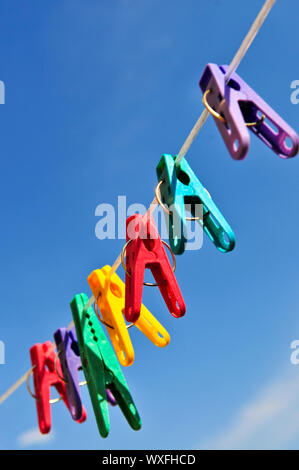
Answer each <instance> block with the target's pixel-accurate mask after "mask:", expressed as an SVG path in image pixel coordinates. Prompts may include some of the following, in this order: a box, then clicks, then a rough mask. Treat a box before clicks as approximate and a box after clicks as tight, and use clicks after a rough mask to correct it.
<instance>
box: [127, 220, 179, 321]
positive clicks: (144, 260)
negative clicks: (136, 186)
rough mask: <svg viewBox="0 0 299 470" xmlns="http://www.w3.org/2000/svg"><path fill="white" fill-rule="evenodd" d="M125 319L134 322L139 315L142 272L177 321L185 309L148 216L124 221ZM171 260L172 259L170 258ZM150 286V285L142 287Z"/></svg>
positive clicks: (154, 228) (156, 232)
mask: <svg viewBox="0 0 299 470" xmlns="http://www.w3.org/2000/svg"><path fill="white" fill-rule="evenodd" d="M126 230H127V243H126V245H125V250H126V291H125V293H126V299H125V317H126V319H127V321H128V322H135V321H136V320H137V319H138V318H139V315H140V309H141V304H142V291H143V281H144V271H145V269H146V268H148V269H150V270H151V272H152V274H153V276H154V278H155V281H156V284H150V285H157V286H158V287H159V289H160V292H161V294H162V296H163V298H164V301H165V303H166V305H167V307H168V309H169V311H170V313H171V314H172V315H173V316H174V317H176V318H178V317H182V316H183V315H185V313H186V306H185V302H184V299H183V297H182V294H181V291H180V288H179V286H178V283H177V281H176V278H175V276H174V273H173V270H172V268H171V265H170V262H169V260H168V257H167V255H166V252H165V249H164V247H163V243H164V242H162V240H161V238H160V236H159V233H158V230H157V227H156V225H155V222H154V220H153V218H152V216H151V215H148V214H145V215H144V216H142V215H140V214H134V215H132V216H131V217H129V218H128V219H127V222H126ZM173 256H174V255H173ZM145 285H149V283H145Z"/></svg>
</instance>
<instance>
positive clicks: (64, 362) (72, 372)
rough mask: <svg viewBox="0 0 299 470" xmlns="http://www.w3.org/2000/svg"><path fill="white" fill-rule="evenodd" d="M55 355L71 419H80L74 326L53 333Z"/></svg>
mask: <svg viewBox="0 0 299 470" xmlns="http://www.w3.org/2000/svg"><path fill="white" fill-rule="evenodd" d="M54 339H55V343H56V347H57V355H58V357H59V359H60V364H61V370H62V374H63V379H64V381H65V388H66V394H67V399H68V403H69V407H70V411H71V415H72V417H73V419H75V420H78V419H81V418H82V417H83V415H84V412H85V410H84V407H83V404H82V400H81V393H80V385H79V369H80V368H81V367H82V364H81V358H80V353H79V347H78V342H77V336H76V332H75V328H72V329H71V330H70V331H68V330H67V328H59V329H58V330H57V331H55V333H54ZM85 417H86V413H85Z"/></svg>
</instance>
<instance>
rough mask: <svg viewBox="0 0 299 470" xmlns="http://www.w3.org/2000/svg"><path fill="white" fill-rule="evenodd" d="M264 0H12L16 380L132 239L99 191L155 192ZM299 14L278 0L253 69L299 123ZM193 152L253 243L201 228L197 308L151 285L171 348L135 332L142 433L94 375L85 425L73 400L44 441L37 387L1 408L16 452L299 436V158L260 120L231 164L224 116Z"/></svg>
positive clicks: (8, 306) (6, 27) (255, 83)
mask: <svg viewBox="0 0 299 470" xmlns="http://www.w3.org/2000/svg"><path fill="white" fill-rule="evenodd" d="M262 3H263V2H262V1H261V0H252V1H250V2H242V6H241V5H240V2H239V1H237V0H227V1H225V2H224V1H221V0H210V1H209V2H204V1H202V0H187V1H186V2H184V3H182V2H181V1H178V0H171V1H170V0H167V1H163V2H161V1H160V0H142V1H141V0H113V1H109V0H104V1H101V2H98V1H96V0H85V1H79V0H52V1H51V2H40V1H38V0H27V1H26V2H24V1H22V0H9V1H8V0H3V1H2V2H1V5H0V23H1V28H0V57H1V68H0V79H1V80H3V81H4V83H5V86H6V102H5V105H2V106H0V119H1V140H0V151H1V162H2V178H1V186H0V196H1V197H0V200H1V214H2V230H1V247H0V249H1V266H0V286H1V292H2V303H3V307H2V315H1V327H0V340H2V341H3V342H4V343H5V352H6V364H5V365H0V394H1V393H2V392H4V391H5V390H6V389H7V388H8V387H9V386H10V385H11V384H12V383H13V382H14V381H15V380H16V379H17V378H18V377H19V376H20V375H22V374H23V373H24V372H25V371H26V370H27V369H28V368H29V366H30V360H29V348H30V347H31V346H32V345H33V344H34V343H37V342H43V341H46V340H48V339H52V338H53V332H54V331H55V330H56V329H57V328H58V327H61V326H66V325H67V324H68V323H69V322H70V320H71V313H70V309H69V302H70V300H71V298H72V297H73V295H74V294H76V293H78V292H86V293H87V294H88V295H89V294H90V291H89V288H88V285H87V281H86V278H87V276H88V274H89V273H90V272H91V271H92V270H93V269H95V268H101V267H102V266H104V265H105V264H111V263H112V262H113V261H114V260H115V258H116V256H117V255H118V253H119V251H120V249H121V247H122V244H123V241H122V240H104V241H100V240H98V239H97V238H96V236H95V225H96V223H97V221H98V218H97V217H96V216H95V209H96V207H97V205H98V204H100V203H103V202H106V203H111V204H113V205H116V203H117V196H119V195H126V197H127V202H128V204H131V203H134V202H139V203H143V204H145V205H147V204H149V203H150V201H151V200H152V199H153V197H154V186H155V184H156V175H155V167H156V164H157V163H158V161H159V158H160V156H161V155H162V154H163V153H173V154H174V153H176V152H178V150H179V148H180V147H181V145H182V143H183V142H184V140H185V138H186V136H187V134H188V132H189V131H190V129H191V127H192V126H193V124H194V123H195V121H196V119H197V118H198V116H199V114H200V113H201V111H202V103H201V92H200V89H199V86H198V81H199V79H200V76H201V73H202V71H203V69H204V67H205V65H206V63H208V62H216V63H219V64H221V63H229V62H230V60H231V59H232V57H233V55H234V54H235V52H236V50H237V48H238V47H239V45H240V43H241V41H242V39H243V37H244V35H245V34H246V32H247V30H248V29H249V27H250V25H251V23H252V21H253V19H254V18H255V16H256V15H257V13H258V11H259V9H260V8H261V6H262ZM298 15H299V5H298V2H297V1H295V0H287V1H284V2H282V0H278V1H277V4H276V5H275V6H274V8H273V11H272V12H271V13H270V16H269V17H268V19H267V20H266V23H265V24H264V26H263V28H262V30H261V31H260V33H259V35H258V37H257V38H256V40H255V42H254V43H253V45H252V47H251V48H250V50H249V51H248V53H247V55H246V57H245V58H244V60H243V61H242V63H241V65H240V67H239V69H238V73H239V74H240V75H241V76H242V78H243V79H244V80H246V81H247V82H248V83H249V85H250V86H251V87H252V88H254V89H255V90H256V91H257V92H258V93H259V94H260V95H261V96H262V97H263V98H264V99H265V100H266V101H267V102H268V103H269V104H270V105H271V106H272V107H273V108H274V109H275V110H276V111H278V112H279V114H281V116H282V117H284V118H285V119H286V120H287V121H288V122H289V124H290V125H291V126H292V127H293V128H295V129H297V130H298V129H299V105H294V104H292V103H291V101H290V95H291V88H290V84H291V82H292V81H293V80H296V79H297V80H298V79H299V66H298V60H297V57H298V39H297V29H298ZM187 160H188V162H189V164H190V165H191V167H192V169H193V170H194V171H195V173H196V174H197V176H198V178H199V179H200V181H201V182H202V183H203V184H204V185H205V186H206V187H207V189H208V190H209V192H210V193H211V194H212V195H213V199H214V201H215V202H216V204H217V205H218V207H219V208H220V209H221V211H222V213H223V214H224V216H225V217H226V218H227V219H228V221H229V222H230V224H231V226H232V228H233V230H234V232H235V234H236V240H237V244H236V248H235V250H234V251H233V252H232V253H229V254H223V253H220V252H219V251H218V250H217V249H216V248H215V247H214V246H213V245H212V243H211V242H210V241H209V240H208V239H207V238H206V237H204V243H203V247H202V249H200V250H199V251H197V252H194V251H193V252H186V253H185V254H184V255H183V256H180V257H178V258H177V263H178V266H177V279H178V282H179V283H180V286H181V290H182V292H183V295H184V298H185V301H186V305H187V313H186V316H185V317H184V318H182V319H175V318H173V317H172V316H171V315H170V314H169V313H168V311H167V309H166V307H165V305H164V303H163V300H162V298H161V296H160V294H159V291H158V290H157V291H153V290H151V289H145V291H144V303H145V305H146V306H147V307H148V308H149V310H150V311H151V312H152V313H153V314H154V315H155V316H156V317H157V318H158V319H159V320H160V321H161V323H162V324H163V325H164V326H165V327H166V328H167V330H168V331H169V333H170V335H171V342H170V345H169V346H168V347H167V348H166V349H159V348H156V347H155V346H153V345H152V344H151V343H150V342H149V341H148V340H147V339H146V338H145V337H143V335H142V334H141V333H140V332H139V331H137V329H136V331H132V329H131V333H132V340H133V344H134V348H135V363H134V364H133V366H131V367H130V368H126V369H125V370H124V373H125V376H126V378H127V380H128V383H129V385H130V389H131V392H132V394H133V396H134V399H135V402H136V405H137V407H138V410H139V412H140V415H141V418H142V422H143V427H142V430H141V431H139V432H134V431H132V430H131V429H130V428H129V427H128V426H127V424H126V422H125V420H124V419H123V417H122V416H121V414H120V411H119V410H118V409H117V408H116V409H111V432H110V436H109V437H108V439H106V440H104V439H102V438H101V437H100V436H99V434H98V432H97V428H96V423H95V419H94V417H93V413H92V409H91V405H90V401H89V397H88V394H87V390H86V389H85V390H83V392H82V393H83V398H84V403H85V405H86V408H87V412H88V420H87V422H86V423H85V424H81V425H79V424H76V423H74V422H73V421H72V420H71V418H70V416H69V414H68V413H67V411H66V410H65V408H64V406H63V405H62V404H61V403H60V404H58V405H56V406H55V408H54V407H53V410H52V412H53V432H52V434H51V435H50V437H48V438H46V439H45V440H40V439H39V437H38V435H37V434H36V431H35V428H36V426H37V419H36V413H35V403H34V401H33V400H32V398H31V397H30V396H29V395H28V393H27V390H26V387H25V386H24V385H23V386H22V387H21V388H20V389H19V390H18V391H17V392H16V393H15V394H14V395H13V396H11V397H10V399H9V400H7V401H6V402H5V403H4V404H3V405H1V406H0V448H1V449H18V448H39V449H41V448H44V449H77V448H81V449H89V448H92V449H106V448H109V449H113V448H118V449H125V448H149V449H153V448H160V449H161V448H174V449H176V448H183V449H184V448H189V449H194V448H215V447H216V448H220V447H221V448H270V449H271V448H282V449H288V448H296V449H298V448H299V399H298V396H299V366H297V367H296V366H294V365H291V363H290V354H291V349H290V343H291V342H292V341H293V340H295V339H299V299H298V282H299V271H298V251H297V250H298V238H299V220H298V217H297V212H298V209H297V202H298V172H299V157H297V158H294V159H290V160H282V159H280V158H279V157H277V156H276V155H275V154H274V153H272V152H271V151H270V150H269V149H268V148H267V147H266V146H265V145H263V144H262V142H261V141H259V140H258V139H256V138H255V137H254V136H253V134H252V135H251V148H250V152H249V154H248V156H247V158H246V159H245V160H244V161H241V162H236V161H233V160H232V159H231V157H230V156H229V155H228V152H227V150H226V147H225V145H224V144H223V142H222V139H221V137H220V135H219V134H218V131H217V129H216V126H215V124H214V122H213V120H212V119H209V120H208V122H207V123H206V125H205V126H204V128H203V129H202V130H201V132H200V134H199V135H198V137H197V139H196V141H195V143H194V144H193V146H192V148H191V149H190V152H189V153H188V156H187ZM118 274H119V275H120V276H121V277H122V278H123V272H122V269H121V268H120V269H119V271H118ZM134 330H135V329H134Z"/></svg>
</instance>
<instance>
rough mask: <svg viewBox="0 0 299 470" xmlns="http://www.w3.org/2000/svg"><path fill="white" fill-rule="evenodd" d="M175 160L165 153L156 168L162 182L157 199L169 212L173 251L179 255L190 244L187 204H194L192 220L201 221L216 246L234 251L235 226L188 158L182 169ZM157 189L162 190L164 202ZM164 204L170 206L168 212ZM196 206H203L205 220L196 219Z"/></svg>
mask: <svg viewBox="0 0 299 470" xmlns="http://www.w3.org/2000/svg"><path fill="white" fill-rule="evenodd" d="M175 159H176V156H172V155H167V154H164V155H163V156H162V158H161V160H160V161H159V163H158V166H157V169H156V171H157V176H158V181H159V183H158V186H157V188H156V198H157V199H158V202H159V203H160V205H161V206H162V208H163V209H164V212H165V217H166V226H167V227H168V230H169V243H170V246H171V249H172V251H173V252H174V253H175V254H176V255H178V254H182V253H183V252H184V250H185V244H186V241H187V239H186V233H187V227H186V219H187V218H186V215H185V204H190V208H191V212H192V219H191V220H198V222H199V223H201V224H202V226H203V229H204V231H205V232H206V234H207V235H208V236H209V238H210V239H211V240H212V242H213V243H214V244H215V246H216V247H217V248H218V249H219V250H220V251H223V252H227V251H231V250H232V249H233V248H234V246H235V235H234V232H233V231H232V229H231V227H230V226H229V224H228V223H227V221H226V220H225V218H224V217H223V215H222V214H221V212H220V210H219V209H218V207H217V206H216V204H215V203H214V202H213V200H212V198H211V196H210V194H209V193H208V191H207V190H206V189H205V188H204V187H203V185H202V184H201V182H200V181H199V180H198V179H197V177H196V175H195V174H194V172H193V171H192V169H191V168H190V166H189V165H188V163H187V161H186V159H183V160H182V161H181V162H180V164H179V165H178V167H176V165H175ZM157 189H159V190H160V194H161V199H160V196H159V194H158V192H157ZM164 204H167V206H168V209H167V208H166V207H165V205H164ZM196 204H202V205H203V214H202V215H203V217H202V219H201V218H199V217H198V216H196V217H195V215H196V214H195V212H194V208H195V205H196ZM169 209H170V210H169ZM189 220H190V218H189Z"/></svg>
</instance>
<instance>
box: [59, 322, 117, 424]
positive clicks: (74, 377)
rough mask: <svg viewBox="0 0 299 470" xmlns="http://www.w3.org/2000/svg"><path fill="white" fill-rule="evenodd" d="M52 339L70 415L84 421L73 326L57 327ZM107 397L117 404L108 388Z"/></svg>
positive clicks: (112, 403) (78, 353) (78, 363)
mask: <svg viewBox="0 0 299 470" xmlns="http://www.w3.org/2000/svg"><path fill="white" fill-rule="evenodd" d="M54 339H55V343H56V347H57V352H58V356H59V359H60V363H61V369H62V373H63V378H64V381H65V388H66V393H67V398H68V402H69V406H70V410H71V414H72V417H73V418H74V419H75V420H78V419H80V418H81V419H82V420H83V421H84V420H85V419H86V412H85V409H84V406H83V404H82V400H81V392H80V385H79V370H80V369H81V368H82V363H81V357H80V352H79V346H78V340H77V336H76V330H75V327H73V328H72V329H71V330H70V331H68V330H67V328H59V329H58V330H57V331H56V332H55V333H54ZM107 399H108V401H109V403H110V404H111V405H112V406H115V405H116V404H117V403H116V400H115V398H114V397H113V395H112V393H111V391H110V390H109V389H107ZM84 415H85V417H84Z"/></svg>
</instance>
